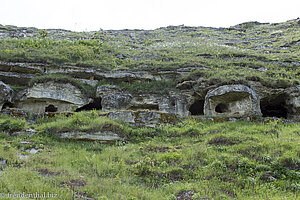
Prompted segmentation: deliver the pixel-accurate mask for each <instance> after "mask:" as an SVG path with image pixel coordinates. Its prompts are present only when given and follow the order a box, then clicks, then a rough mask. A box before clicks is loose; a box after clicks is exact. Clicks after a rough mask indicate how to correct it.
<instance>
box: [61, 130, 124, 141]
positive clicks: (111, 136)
mask: <svg viewBox="0 0 300 200" xmlns="http://www.w3.org/2000/svg"><path fill="white" fill-rule="evenodd" d="M58 135H59V137H61V138H68V139H75V140H94V141H101V142H103V143H106V142H107V143H108V142H113V141H116V140H121V139H122V138H121V137H120V136H118V134H116V133H115V132H113V131H98V132H88V133H87V132H80V131H74V132H65V133H59V134H58Z"/></svg>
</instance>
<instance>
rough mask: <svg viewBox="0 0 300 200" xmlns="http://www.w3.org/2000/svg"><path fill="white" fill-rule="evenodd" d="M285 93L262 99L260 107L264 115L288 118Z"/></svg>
mask: <svg viewBox="0 0 300 200" xmlns="http://www.w3.org/2000/svg"><path fill="white" fill-rule="evenodd" d="M285 96H286V95H284V94H282V95H278V96H276V97H271V98H263V99H261V101H260V108H261V112H262V114H263V117H278V118H287V116H288V109H287V105H286V103H285Z"/></svg>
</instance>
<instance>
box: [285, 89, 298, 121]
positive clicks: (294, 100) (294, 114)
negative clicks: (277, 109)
mask: <svg viewBox="0 0 300 200" xmlns="http://www.w3.org/2000/svg"><path fill="white" fill-rule="evenodd" d="M287 92H288V97H287V99H286V105H287V107H288V110H289V113H288V117H289V118H297V119H300V85H298V86H297V87H294V88H289V89H288V90H287Z"/></svg>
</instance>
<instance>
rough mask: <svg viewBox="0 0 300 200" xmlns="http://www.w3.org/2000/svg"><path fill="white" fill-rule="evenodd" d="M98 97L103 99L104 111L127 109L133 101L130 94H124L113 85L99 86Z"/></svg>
mask: <svg viewBox="0 0 300 200" xmlns="http://www.w3.org/2000/svg"><path fill="white" fill-rule="evenodd" d="M96 97H97V98H99V97H100V98H101V99H102V100H101V106H102V110H103V111H109V110H123V109H127V108H128V107H129V106H130V102H131V99H132V96H131V95H130V94H127V93H125V92H122V91H121V89H120V88H118V87H116V86H113V85H108V86H99V87H98V88H97V93H96Z"/></svg>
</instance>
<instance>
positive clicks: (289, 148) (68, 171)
mask: <svg viewBox="0 0 300 200" xmlns="http://www.w3.org/2000/svg"><path fill="white" fill-rule="evenodd" d="M96 118H97V117H96V115H95V112H85V113H78V114H75V116H73V117H70V118H68V119H67V118H64V117H62V118H61V117H58V118H54V119H52V120H50V121H47V120H46V121H40V123H39V124H38V125H31V126H35V128H36V129H40V130H41V132H40V133H38V134H34V135H31V136H21V137H9V136H6V135H5V134H1V137H0V155H1V160H6V162H7V166H6V167H5V169H4V171H1V181H0V191H2V192H3V193H22V192H25V193H35V192H38V193H43V192H50V193H56V194H58V195H59V198H60V199H72V198H73V195H74V194H75V193H76V194H78V195H84V196H85V197H91V198H95V199H176V197H179V196H180V195H184V194H185V195H187V196H189V195H190V196H192V195H193V199H201V198H209V199H232V198H237V199H297V198H299V192H300V188H299V181H300V174H299V169H300V168H299V167H300V148H299V145H297V144H299V142H300V137H299V134H300V132H299V130H300V126H299V124H286V123H282V122H280V121H270V122H268V123H257V122H239V121H238V122H223V123H216V122H197V121H196V120H193V119H191V120H185V121H183V122H180V123H178V124H176V125H175V126H163V127H160V128H136V127H129V126H127V125H126V124H120V123H119V124H118V125H117V124H116V122H114V123H115V125H117V126H118V127H119V128H120V127H121V129H122V130H123V131H124V133H125V134H127V135H128V136H130V139H129V140H126V141H123V142H116V143H115V144H99V143H95V142H83V141H81V142H76V141H69V140H62V139H58V138H56V137H55V136H53V134H52V133H51V132H48V131H47V130H52V131H53V130H55V127H56V129H57V130H60V128H62V126H63V123H62V122H63V121H64V120H66V121H67V122H68V123H69V124H70V123H71V124H73V125H74V127H79V129H80V128H81V127H84V128H85V130H89V128H91V129H93V128H94V127H95V123H97V120H95V119H96ZM5 120H10V122H6V123H3V122H4V121H5ZM14 120H15V119H14V118H8V119H7V117H6V118H4V117H2V118H1V119H0V129H1V127H3V124H6V126H7V124H13V125H11V126H10V127H11V128H12V129H13V127H15V126H17V129H20V127H22V126H27V127H29V125H28V124H24V123H22V122H20V121H17V122H14ZM108 121H109V120H108ZM99 123H100V124H101V125H102V123H103V120H99ZM109 123H112V122H110V121H109ZM49 127H50V129H49ZM68 127H71V125H69V126H68ZM5 130H8V129H7V128H6V129H5ZM43 130H44V131H43ZM21 141H28V142H30V143H29V144H21ZM33 147H34V148H35V149H38V150H39V152H38V153H36V154H30V153H28V152H26V150H30V149H32V148H33ZM20 154H23V155H28V157H27V158H24V157H22V158H20Z"/></svg>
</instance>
